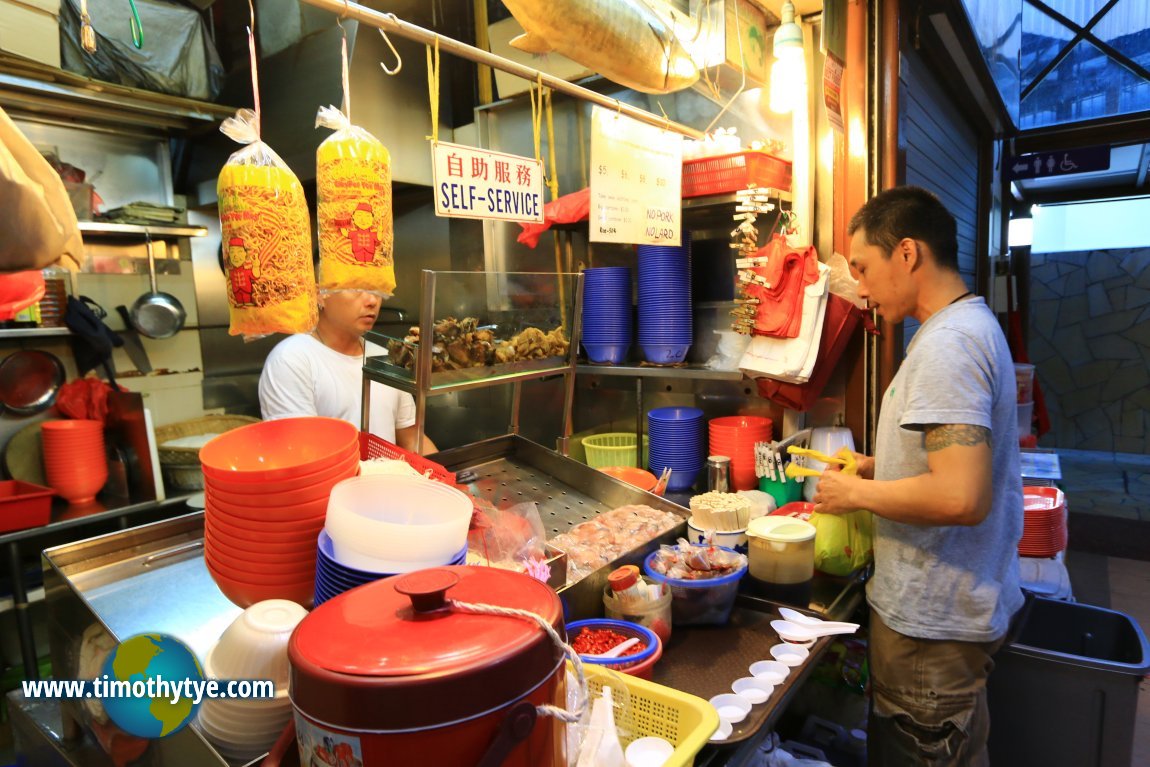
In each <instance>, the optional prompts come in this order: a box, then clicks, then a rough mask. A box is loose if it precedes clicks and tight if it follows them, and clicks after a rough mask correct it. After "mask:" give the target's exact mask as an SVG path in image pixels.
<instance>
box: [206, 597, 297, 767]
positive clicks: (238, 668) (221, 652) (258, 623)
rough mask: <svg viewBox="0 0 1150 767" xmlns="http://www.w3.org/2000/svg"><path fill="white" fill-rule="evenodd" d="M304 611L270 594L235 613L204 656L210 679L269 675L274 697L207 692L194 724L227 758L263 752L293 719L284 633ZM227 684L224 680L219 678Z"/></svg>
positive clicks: (250, 756) (241, 758)
mask: <svg viewBox="0 0 1150 767" xmlns="http://www.w3.org/2000/svg"><path fill="white" fill-rule="evenodd" d="M306 615H307V610H305V609H304V608H303V607H301V606H300V605H298V604H296V603H295V602H292V601H289V600H286V599H268V600H265V601H263V602H257V603H256V604H254V605H252V606H251V607H249V608H247V609H246V610H244V611H243V613H241V614H240V616H239V617H238V618H236V619H235V620H234V621H233V622H232V624H231V625H230V626H228V628H227V630H225V631H224V633H223V635H221V636H220V640H219V642H217V643H216V646H215V647H213V648H212V650H211V652H209V653H208V657H207V659H206V660H205V661H204V672H205V674H206V675H207V677H208V678H209V679H219V680H229V679H253V680H254V679H270V680H272V681H273V682H274V683H275V697H274V698H270V699H269V698H262V699H255V698H253V699H240V698H207V699H205V700H204V702H203V703H202V704H201V706H200V711H199V715H198V718H197V725H198V727H199V729H200V731H201V732H203V734H204V737H206V738H207V739H208V740H209V741H210V742H211V744H212V746H213V747H214V748H215V749H216V751H217V752H218V753H219V754H220V756H222V757H224V758H225V759H227V760H228V761H230V762H240V763H246V762H250V761H251V760H253V759H255V758H257V757H259V756H261V755H262V754H265V753H267V751H268V749H270V748H271V746H272V745H273V744H274V743H275V742H276V739H277V738H279V736H280V734H281V733H282V732H283V730H284V727H285V726H286V725H287V723H288V721H289V720H290V719H291V715H292V707H291V699H290V698H289V697H288V675H289V669H290V666H289V664H288V653H287V646H288V639H290V638H291V634H292V631H294V630H295V627H296V624H298V623H299V622H300V621H301V620H303V618H304V616H306ZM221 683H222V684H226V682H222V681H221Z"/></svg>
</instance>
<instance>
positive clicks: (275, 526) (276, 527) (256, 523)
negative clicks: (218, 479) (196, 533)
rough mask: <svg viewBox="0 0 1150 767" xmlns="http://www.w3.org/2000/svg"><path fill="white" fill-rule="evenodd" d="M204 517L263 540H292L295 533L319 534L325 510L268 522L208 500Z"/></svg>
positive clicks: (215, 523)
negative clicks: (314, 513)
mask: <svg viewBox="0 0 1150 767" xmlns="http://www.w3.org/2000/svg"><path fill="white" fill-rule="evenodd" d="M205 506H206V508H205V509H204V517H205V518H206V519H210V520H211V521H212V524H213V525H216V526H219V527H220V528H221V529H225V530H228V531H229V532H230V531H231V529H233V528H239V530H240V531H243V532H246V533H247V534H248V535H249V536H251V535H253V534H254V535H257V536H260V537H262V538H264V539H265V540H281V541H282V540H292V539H294V538H295V536H297V535H303V534H304V533H308V534H310V535H311V536H312V537H313V538H315V537H317V536H319V531H320V530H322V529H323V523H324V519H325V518H326V517H327V512H326V511H325V512H324V513H323V514H317V515H316V516H314V517H310V518H308V519H295V520H291V521H289V522H270V521H265V520H253V519H245V518H244V517H237V516H234V515H232V514H229V513H228V512H226V511H224V510H222V509H219V508H216V507H214V506H212V504H211V502H210V501H207V502H206V503H205Z"/></svg>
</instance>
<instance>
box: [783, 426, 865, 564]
mask: <svg viewBox="0 0 1150 767" xmlns="http://www.w3.org/2000/svg"><path fill="white" fill-rule="evenodd" d="M787 452H788V453H790V454H791V455H795V456H809V457H811V458H814V459H815V460H816V461H822V462H823V463H825V464H828V465H829V464H837V465H839V466H842V467H843V469H842V470H843V473H844V474H857V473H858V465H857V464H856V462H855V455H854V452H852V451H851V450H850V449H849V448H845V447H844V448H842V449H841V450H839V451H838V452H837V453H835V454H834V455H833V456H830V455H827V454H826V453H822V452H820V451H818V450H809V449H807V448H801V447H796V446H793V445H792V446H791V447H788V448H787ZM786 473H787V476H788V477H791V478H794V477H809V476H818V475H819V474H820V473H821V472H817V471H815V470H813V469H808V468H806V467H803V466H799V465H798V464H797V463H796V462H794V461H791V463H789V464H787V472H786ZM810 522H811V524H812V525H814V526H815V567H816V568H817V569H818V570H821V571H822V572H824V573H827V574H829V575H849V574H850V573H853V572H854V571H855V570H858V569H859V568H860V567H863V566H865V565H867V564H869V563H870V562H871V561H872V560H873V559H874V517H873V515H872V514H871V512H869V511H867V510H866V509H859V510H858V511H852V512H849V513H847V514H818V513H814V514H811V519H810Z"/></svg>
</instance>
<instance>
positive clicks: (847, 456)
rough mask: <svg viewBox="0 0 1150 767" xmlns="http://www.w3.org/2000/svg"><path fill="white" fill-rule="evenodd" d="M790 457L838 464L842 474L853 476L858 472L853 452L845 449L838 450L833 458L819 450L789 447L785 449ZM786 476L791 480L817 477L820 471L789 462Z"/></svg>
mask: <svg viewBox="0 0 1150 767" xmlns="http://www.w3.org/2000/svg"><path fill="white" fill-rule="evenodd" d="M787 452H788V453H789V454H790V455H794V456H799V457H803V458H813V459H815V460H816V461H822V462H823V463H825V464H832V463H835V464H838V465H839V466H842V467H843V473H844V474H854V473H856V472H857V471H858V464H857V462H856V461H855V454H854V452H853V451H852V450H851V449H850V448H847V447H843V448H840V449H839V451H838V452H837V453H835V454H834V455H833V456H831V455H827V454H826V453H824V452H822V451H820V450H811V449H810V448H806V447H797V446H795V445H791V446H790V447H788V448H787ZM786 473H787V476H788V477H790V478H791V479H796V478H798V477H818V476H820V475H821V474H822V472H821V471H818V470H816V469H812V468H809V467H807V466H800V465H799V464H798V463H797V462H796V461H791V462H790V463H788V464H787V470H786Z"/></svg>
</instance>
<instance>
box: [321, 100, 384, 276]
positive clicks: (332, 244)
mask: <svg viewBox="0 0 1150 767" xmlns="http://www.w3.org/2000/svg"><path fill="white" fill-rule="evenodd" d="M315 124H316V127H317V128H318V127H320V126H323V127H325V128H331V129H332V130H334V131H335V133H333V134H332V135H330V136H328V137H327V138H326V139H324V141H323V143H322V144H320V145H319V148H318V149H317V150H316V153H315V164H316V179H315V183H316V192H317V197H318V201H319V202H318V205H317V208H318V216H317V219H318V222H319V223H318V226H319V286H320V288H321V289H323V290H345V289H355V290H371V291H375V292H377V293H381V294H383V295H384V296H391V294H392V293H393V292H394V291H395V259H394V253H393V248H394V242H395V230H394V228H393V224H392V211H391V204H392V200H391V155H390V154H389V153H388V151H387V148H386V147H384V145H383V144H381V143H380V142H379V140H378V139H376V138H375V136H372V135H371V134H370V133H368V132H367V131H365V130H364V129H363V128H360V127H359V126H357V125H352V124H351V121H350V120H348V118H347V116H346V115H345V114H344V113H343V112H341V111H340V110H338V109H336V108H335V107H330V106H329V107H320V109H319V114H318V115H316V120H315Z"/></svg>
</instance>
